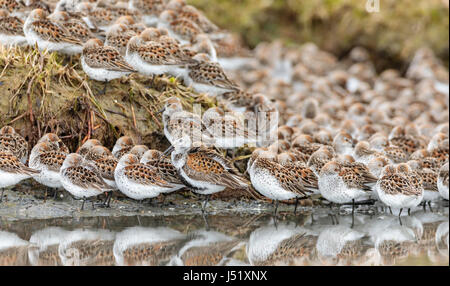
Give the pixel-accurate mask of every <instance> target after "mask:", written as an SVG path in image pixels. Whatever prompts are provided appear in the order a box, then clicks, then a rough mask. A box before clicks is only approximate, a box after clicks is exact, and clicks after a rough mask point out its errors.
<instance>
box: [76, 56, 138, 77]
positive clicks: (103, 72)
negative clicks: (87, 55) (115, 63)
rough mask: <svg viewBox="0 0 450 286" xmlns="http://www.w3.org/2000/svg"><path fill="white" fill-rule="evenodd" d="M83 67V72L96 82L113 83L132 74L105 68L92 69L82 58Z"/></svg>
mask: <svg viewBox="0 0 450 286" xmlns="http://www.w3.org/2000/svg"><path fill="white" fill-rule="evenodd" d="M81 66H82V68H83V71H84V72H85V73H86V74H87V75H88V76H89V77H90V78H92V79H94V80H96V81H111V80H113V79H116V78H121V77H122V76H125V75H127V74H130V72H120V71H110V70H107V69H103V68H92V67H90V66H89V65H88V64H86V62H85V61H84V58H83V57H81Z"/></svg>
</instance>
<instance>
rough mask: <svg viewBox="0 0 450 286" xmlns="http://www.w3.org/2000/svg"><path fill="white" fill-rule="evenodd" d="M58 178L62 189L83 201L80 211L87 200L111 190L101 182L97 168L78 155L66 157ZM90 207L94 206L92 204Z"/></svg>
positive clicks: (73, 154)
mask: <svg viewBox="0 0 450 286" xmlns="http://www.w3.org/2000/svg"><path fill="white" fill-rule="evenodd" d="M60 176H61V183H62V185H63V187H64V189H65V190H66V191H68V192H69V193H70V194H72V195H73V196H74V197H76V198H79V199H82V200H83V204H82V206H81V210H83V208H84V203H85V201H86V199H87V198H90V197H96V196H98V195H100V194H102V193H103V192H109V191H112V190H113V188H111V186H109V185H108V184H107V183H106V182H105V181H104V180H103V178H102V175H101V173H100V171H99V170H98V169H97V167H96V166H95V165H94V164H93V163H91V162H89V161H87V160H85V159H84V158H83V157H82V156H81V155H80V154H76V153H72V154H69V155H67V157H66V159H65V160H64V163H63V165H62V167H61V169H60ZM92 205H94V203H93V202H92Z"/></svg>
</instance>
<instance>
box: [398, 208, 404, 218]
mask: <svg viewBox="0 0 450 286" xmlns="http://www.w3.org/2000/svg"><path fill="white" fill-rule="evenodd" d="M402 211H403V209H400V212H399V213H398V217H400V215H401V214H402Z"/></svg>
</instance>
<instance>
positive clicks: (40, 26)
mask: <svg viewBox="0 0 450 286" xmlns="http://www.w3.org/2000/svg"><path fill="white" fill-rule="evenodd" d="M31 26H32V28H33V31H34V32H36V33H37V34H38V35H39V36H40V37H42V38H43V39H45V40H48V41H51V42H67V43H71V44H76V45H80V46H81V45H83V43H82V42H81V41H80V40H79V39H78V38H76V37H74V36H72V34H70V32H69V31H68V30H67V29H66V28H64V27H63V26H60V25H58V24H55V23H52V22H50V21H48V20H38V21H34V22H33V23H31Z"/></svg>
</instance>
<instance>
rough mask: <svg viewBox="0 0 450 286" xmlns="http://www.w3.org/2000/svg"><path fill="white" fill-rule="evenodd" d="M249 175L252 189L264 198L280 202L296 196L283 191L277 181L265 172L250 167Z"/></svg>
mask: <svg viewBox="0 0 450 286" xmlns="http://www.w3.org/2000/svg"><path fill="white" fill-rule="evenodd" d="M249 174H250V180H251V182H252V185H253V187H254V188H255V189H256V190H257V191H258V192H259V193H261V194H262V195H264V196H265V197H268V198H270V199H272V200H282V201H283V200H290V199H293V198H295V197H297V195H296V194H294V193H292V192H289V191H286V190H285V189H283V188H282V187H281V186H280V183H279V182H278V180H277V179H276V178H275V177H273V176H272V175H270V174H269V172H267V171H265V170H261V169H255V168H254V167H252V168H251V169H250V172H249Z"/></svg>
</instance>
